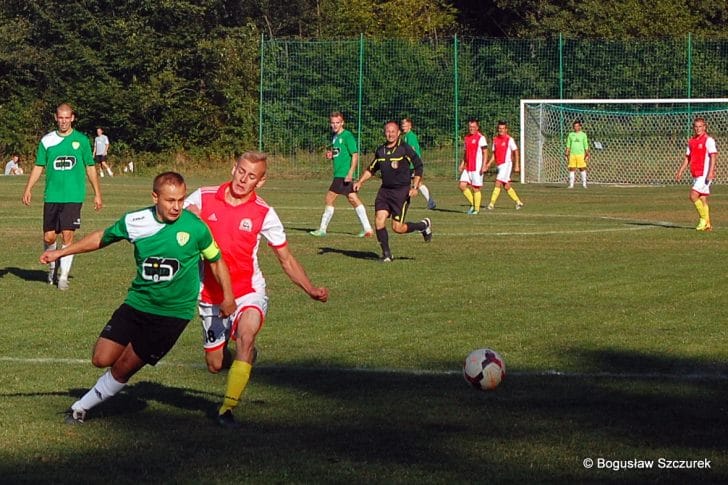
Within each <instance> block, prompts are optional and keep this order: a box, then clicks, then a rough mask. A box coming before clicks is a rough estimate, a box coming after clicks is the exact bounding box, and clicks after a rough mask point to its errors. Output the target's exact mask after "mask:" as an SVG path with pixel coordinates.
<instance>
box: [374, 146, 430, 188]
mask: <svg viewBox="0 0 728 485" xmlns="http://www.w3.org/2000/svg"><path fill="white" fill-rule="evenodd" d="M410 165H412V167H413V168H414V172H415V175H419V176H420V177H421V176H422V172H423V169H424V167H423V165H422V160H421V159H420V157H419V156H417V153H415V151H414V150H413V149H412V147H411V146H409V145H408V144H406V143H403V142H402V140H401V139H399V140H397V144H396V145H394V146H393V147H392V148H389V147H387V144H386V143H385V144H383V145H381V146H380V147H379V148H377V151H376V152H374V160H373V161H372V163H370V164H369V166H368V167H367V170H369V171H370V172H371V173H372V174H375V173H377V170H381V172H382V187H384V188H387V189H394V188H398V187H409V186H410V183H411V180H412V172H411V169H410Z"/></svg>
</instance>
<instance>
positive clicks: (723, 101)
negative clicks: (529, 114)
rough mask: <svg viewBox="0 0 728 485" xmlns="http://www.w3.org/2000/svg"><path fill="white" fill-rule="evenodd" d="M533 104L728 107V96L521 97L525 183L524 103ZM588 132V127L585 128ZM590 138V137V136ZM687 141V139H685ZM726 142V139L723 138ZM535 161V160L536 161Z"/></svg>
mask: <svg viewBox="0 0 728 485" xmlns="http://www.w3.org/2000/svg"><path fill="white" fill-rule="evenodd" d="M531 104H533V105H535V104H552V105H581V106H583V105H616V104H623V105H638V104H645V105H648V104H653V105H655V104H684V105H688V106H690V105H693V104H695V105H706V104H717V105H718V104H719V105H724V106H725V107H726V108H728V98H652V99H649V98H643V99H521V101H520V107H519V113H520V132H519V138H520V140H519V147H520V159H521V175H520V181H521V183H526V173H527V168H528V166H529V165H528V164H529V163H533V160H531V161H529V156H530V157H533V156H534V154H533V153H528V152H527V150H526V147H527V144H526V136H527V133H526V105H531ZM585 131H586V132H587V133H589V129H588V128H587V129H585ZM590 140H591V137H590ZM686 142H687V139H686ZM725 143H728V140H725ZM536 163H537V162H536ZM536 183H538V182H536Z"/></svg>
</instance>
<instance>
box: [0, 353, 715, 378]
mask: <svg viewBox="0 0 728 485" xmlns="http://www.w3.org/2000/svg"><path fill="white" fill-rule="evenodd" d="M0 362H15V363H20V364H68V365H90V361H89V359H63V358H50V357H35V358H27V357H2V356H0ZM157 366H161V367H185V368H189V369H206V368H207V366H206V365H205V364H203V363H199V364H190V363H184V362H174V361H161V362H159V363H158V364H157ZM256 368H257V369H268V370H286V369H291V370H297V371H319V372H325V371H330V372H356V373H361V374H404V375H411V376H451V375H452V376H459V375H461V374H462V371H461V370H459V369H458V370H428V369H398V368H391V367H326V366H323V367H301V366H291V365H257V366H256ZM507 375H509V376H515V377H565V378H570V379H595V378H603V379H669V380H686V381H701V380H708V381H725V380H728V374H726V373H723V372H715V373H705V372H695V373H691V374H668V373H664V372H645V373H635V372H625V373H621V372H562V371H558V370H545V371H523V372H508V373H507Z"/></svg>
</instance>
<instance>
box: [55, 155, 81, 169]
mask: <svg viewBox="0 0 728 485" xmlns="http://www.w3.org/2000/svg"><path fill="white" fill-rule="evenodd" d="M75 166H76V157H58V158H56V159H55V160H53V169H54V170H59V171H64V170H71V169H73V167H75Z"/></svg>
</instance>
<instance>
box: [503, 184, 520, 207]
mask: <svg viewBox="0 0 728 485" xmlns="http://www.w3.org/2000/svg"><path fill="white" fill-rule="evenodd" d="M506 193H507V194H508V196H509V197H510V198H511V199H513V201H514V202H515V203H516V204H520V203H521V199H519V198H518V194H516V189H514V188H513V187H511V188H510V189H508V192H506Z"/></svg>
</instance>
